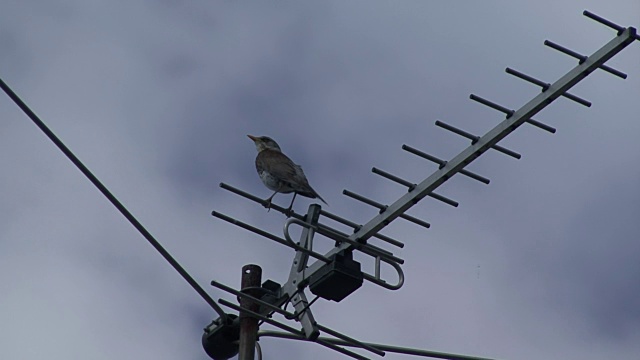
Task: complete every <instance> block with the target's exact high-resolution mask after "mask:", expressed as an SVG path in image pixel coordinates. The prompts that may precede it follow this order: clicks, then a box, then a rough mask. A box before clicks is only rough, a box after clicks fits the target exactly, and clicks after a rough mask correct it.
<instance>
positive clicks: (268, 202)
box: [264, 189, 280, 212]
mask: <svg viewBox="0 0 640 360" xmlns="http://www.w3.org/2000/svg"><path fill="white" fill-rule="evenodd" d="M278 190H280V189H278ZM278 190H276V191H275V192H274V193H273V194H272V195H271V196H269V197H268V198H267V199H266V200H265V201H266V202H267V203H266V204H265V205H264V207H266V208H267V212H269V211H270V210H271V199H273V197H274V196H276V194H277V193H278Z"/></svg>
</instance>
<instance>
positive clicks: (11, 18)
mask: <svg viewBox="0 0 640 360" xmlns="http://www.w3.org/2000/svg"><path fill="white" fill-rule="evenodd" d="M1 7H2V11H0V77H2V78H3V79H4V80H5V81H6V82H7V83H8V84H9V85H10V86H12V87H13V89H14V90H15V91H16V92H17V93H18V94H19V95H20V96H21V97H22V98H23V99H24V100H25V101H26V102H27V103H28V104H29V105H30V106H31V107H32V108H33V110H34V111H35V112H36V113H37V114H39V115H40V116H41V117H42V118H43V120H44V121H45V122H46V123H47V124H48V125H49V126H50V127H51V128H52V129H53V130H54V132H56V133H57V134H58V136H60V137H61V138H62V139H63V140H64V141H65V142H66V144H67V145H68V146H69V147H70V148H71V149H72V150H73V151H75V153H76V154H77V155H78V156H79V157H80V158H81V159H82V160H83V161H84V162H85V163H86V165H87V166H88V167H89V168H90V169H92V170H93V171H94V173H95V174H96V175H97V176H98V177H99V178H100V179H101V180H102V181H103V182H104V184H105V185H107V187H109V188H110V189H111V190H112V191H113V193H114V194H116V196H118V197H119V198H120V200H121V201H122V202H123V203H124V204H125V205H126V206H128V207H129V209H130V210H131V211H132V212H133V213H134V214H135V215H136V216H137V217H138V218H139V220H140V221H141V222H142V223H143V224H144V225H145V226H146V227H147V228H148V229H149V230H150V231H151V232H152V233H153V234H154V235H155V236H156V237H157V239H158V240H159V241H160V242H161V243H162V244H163V245H164V246H165V247H166V248H167V250H169V251H170V252H171V253H172V254H173V255H174V256H175V257H176V259H178V261H180V262H181V264H182V265H183V266H184V267H185V268H186V269H187V270H188V271H189V272H190V273H191V274H192V275H193V277H194V278H195V279H196V280H197V281H199V282H200V284H202V286H204V287H205V288H206V289H207V290H209V293H210V294H211V295H212V296H213V297H214V298H216V299H217V298H219V297H224V298H226V299H229V300H233V297H232V296H228V295H227V294H224V293H222V292H220V291H217V290H216V289H213V288H210V287H209V286H208V285H207V284H208V283H209V281H210V280H211V279H216V280H218V281H221V282H223V283H226V284H228V285H232V286H238V285H239V282H240V269H241V267H242V266H243V265H244V264H248V263H257V264H259V265H260V266H262V268H263V278H264V279H267V278H270V279H273V280H275V281H278V282H284V281H285V280H286V276H287V273H288V268H289V264H290V261H291V258H292V256H293V253H292V252H291V251H290V250H288V249H286V248H283V247H280V246H278V245H276V244H275V243H272V242H270V241H268V240H266V239H263V238H260V237H258V236H257V235H254V234H252V233H249V232H247V231H244V230H242V229H239V228H236V227H234V226H232V225H230V224H227V223H225V222H222V221H220V220H218V219H215V218H213V217H211V215H210V213H211V211H212V210H217V211H221V212H224V213H226V214H228V215H231V216H234V217H236V218H238V219H240V220H242V221H245V222H249V223H251V224H254V225H256V226H259V227H262V228H263V229H265V230H268V231H270V232H272V233H274V234H276V235H281V234H282V230H281V228H282V224H283V220H284V217H283V216H282V215H281V214H278V213H276V212H270V213H267V212H266V211H265V209H264V208H262V207H260V206H259V205H257V204H254V203H250V202H248V201H246V200H244V199H241V198H239V197H237V196H234V195H233V194H231V193H228V192H226V191H224V190H222V189H220V188H219V187H218V184H219V183H220V182H227V183H229V184H232V185H234V186H237V187H240V188H242V189H245V190H247V191H250V192H252V193H254V194H256V195H258V196H261V197H267V196H268V195H270V192H269V191H268V190H267V189H266V188H265V187H264V186H263V185H262V184H261V183H260V181H259V179H258V177H257V175H256V174H255V169H254V165H253V161H254V157H255V149H254V147H253V145H252V143H251V142H250V140H249V139H247V138H246V135H247V134H254V135H269V136H271V137H273V138H274V139H276V140H277V141H278V143H279V144H280V146H281V147H282V148H283V150H284V152H285V153H287V154H288V155H289V156H290V157H292V158H293V160H294V161H296V162H297V163H299V164H301V165H302V166H303V167H304V169H305V172H306V174H307V176H308V178H309V179H310V182H311V184H312V185H313V186H314V188H315V189H316V190H317V191H318V192H319V193H320V194H322V196H323V197H324V198H325V199H326V200H327V201H328V202H329V204H330V206H329V207H328V208H327V210H329V211H331V212H334V213H336V214H339V215H342V216H344V217H347V218H350V219H352V220H353V221H355V222H359V223H364V222H366V221H367V220H368V219H370V218H371V217H373V216H374V215H375V214H376V213H377V212H376V211H375V210H374V209H372V208H369V207H367V206H366V205H363V204H360V203H357V202H355V201H352V200H350V199H348V198H346V197H344V196H342V195H340V194H341V192H342V190H343V189H345V188H346V189H350V190H352V191H355V192H358V193H361V194H363V195H367V196H370V197H372V198H374V199H375V200H378V201H380V202H386V203H391V202H392V201H394V200H395V199H396V198H397V197H399V196H401V195H402V194H403V193H404V189H403V188H401V187H400V186H398V185H396V184H393V183H390V182H388V181H386V180H384V179H382V178H380V177H377V176H376V175H373V174H371V173H370V168H371V167H372V166H376V167H379V168H381V169H383V170H387V171H391V172H393V173H395V174H396V175H399V176H402V177H404V178H407V179H410V180H411V181H414V182H419V181H420V180H422V179H423V178H424V177H426V176H428V175H429V174H431V173H432V172H433V171H434V170H435V169H436V167H435V166H434V165H433V164H431V163H427V162H426V161H422V160H420V159H418V158H417V157H415V156H413V155H411V154H408V153H405V152H404V151H402V150H401V149H400V147H401V145H402V144H408V145H411V146H414V147H417V148H420V149H422V150H424V151H426V152H429V153H432V154H434V155H437V156H440V157H442V158H445V159H450V158H452V157H453V156H455V155H456V154H457V153H458V152H460V151H461V150H463V149H464V148H465V147H466V146H467V145H468V142H467V141H465V140H463V139H462V138H459V137H457V136H456V135H453V134H450V133H447V132H445V131H444V130H442V129H439V128H437V127H436V126H434V124H433V123H434V121H435V120H437V119H439V120H443V121H445V122H449V123H451V124H454V125H456V126H458V127H460V128H463V129H465V130H468V131H471V132H475V133H477V134H484V133H485V132H486V131H488V130H489V129H491V127H492V126H494V125H495V124H497V123H498V122H499V121H501V120H502V119H503V116H502V115H501V114H499V113H497V112H495V111H493V110H491V109H488V108H485V107H483V106H481V105H479V104H477V103H474V102H472V101H470V100H469V99H468V95H469V94H470V93H475V94H478V95H480V96H483V97H486V98H489V99H491V100H493V101H495V102H498V103H500V104H502V105H504V106H507V107H510V108H517V107H519V106H521V105H522V104H524V103H525V102H526V101H528V100H529V99H530V98H532V97H533V96H535V95H536V94H537V93H538V91H539V89H538V88H536V87H535V86H533V85H530V84H527V83H525V82H523V81H520V80H518V79H516V78H513V77H511V76H509V75H507V74H505V73H504V68H505V67H507V66H510V67H513V68H515V69H517V70H520V71H523V72H525V73H528V74H530V75H533V76H536V77H538V78H540V79H542V80H544V81H549V82H551V81H554V80H556V79H557V78H558V77H560V76H561V75H563V74H564V73H565V72H567V71H568V70H569V69H571V68H572V67H573V66H574V65H575V62H574V61H573V60H572V59H570V58H568V57H567V56H565V55H562V54H560V53H558V52H555V51H553V50H551V49H549V48H547V47H545V46H543V45H542V43H543V41H544V40H545V39H549V40H552V41H555V42H557V43H560V44H561V45H566V46H568V47H570V48H572V49H574V50H576V51H578V52H582V53H585V54H591V53H592V52H594V51H595V50H597V49H598V48H599V47H601V46H602V45H603V44H605V43H606V42H607V41H609V40H610V39H611V38H612V37H613V35H614V32H613V31H611V30H609V29H608V28H606V27H604V26H601V25H599V24H597V23H595V22H593V21H591V20H589V19H587V18H585V17H583V16H582V15H581V13H582V11H583V10H584V9H588V10H590V11H593V12H595V13H597V14H599V15H601V16H604V17H606V18H608V19H610V20H612V21H614V22H617V23H619V24H621V25H624V26H636V27H637V26H640V23H639V22H638V19H639V18H640V17H639V16H638V15H640V3H638V2H637V1H635V0H618V1H608V2H606V4H605V2H603V1H595V0H593V1H582V2H575V1H573V2H572V1H564V2H558V1H537V2H535V4H534V3H533V2H528V3H525V2H506V1H502V2H500V1H482V2H471V1H468V2H445V1H439V2H436V1H399V0H396V1H373V0H367V1H316V2H264V1H254V2H239V1H216V2H210V1H191V2H184V3H183V2H177V1H133V2H131V1H91V2H89V1H64V2H55V3H52V2H47V1H30V2H25V1H13V0H9V1H5V2H4V4H3V5H2V6H1ZM639 63H640V44H638V43H636V44H632V45H631V46H630V47H628V48H627V49H625V50H624V51H623V52H622V53H620V54H619V55H618V56H617V57H615V58H614V59H612V60H611V61H610V62H609V63H608V64H609V65H611V66H614V67H616V68H618V69H620V70H622V71H624V72H627V73H628V74H629V78H628V79H627V80H624V81H623V80H620V79H618V78H615V77H613V76H611V75H609V74H607V73H604V72H601V71H600V72H596V73H594V74H593V75H591V76H590V77H589V78H588V79H586V80H585V81H583V82H582V83H581V84H579V85H578V86H577V87H576V88H574V89H573V90H572V92H573V93H574V94H576V95H579V96H582V97H584V98H586V99H588V100H590V101H592V102H593V103H594V105H593V106H592V108H590V109H587V108H585V107H582V106H580V105H578V104H576V103H573V102H570V101H567V100H559V101H556V102H555V103H554V104H552V105H551V106H550V107H548V108H547V109H546V110H545V111H543V112H542V113H541V114H539V115H538V116H537V117H536V118H537V119H538V120H540V121H543V122H546V123H548V124H550V125H552V126H554V127H557V128H558V132H557V133H556V134H555V135H549V134H547V133H545V132H543V131H540V130H539V129H537V128H533V127H531V126H526V125H525V126H523V127H522V128H521V129H519V130H518V131H516V132H515V133H514V134H512V135H510V136H509V137H508V138H507V139H505V140H504V141H503V142H502V143H501V144H502V145H504V146H507V147H509V148H512V149H513V150H515V151H518V152H520V153H522V154H523V158H522V159H521V160H519V161H516V160H514V159H512V158H509V157H506V156H503V155H501V154H498V153H495V152H489V153H486V154H485V155H483V156H482V157H481V158H480V159H478V160H477V161H476V162H475V163H473V164H472V165H471V166H470V167H469V169H470V170H473V171H475V172H477V173H479V174H481V175H484V176H487V177H489V178H491V180H492V182H491V184H490V185H489V186H485V185H483V184H480V183H478V182H475V181H472V180H469V179H467V178H465V177H460V176H458V177H454V178H453V179H451V180H450V181H449V182H447V183H446V184H445V185H444V186H443V187H441V188H440V189H439V191H438V192H439V193H442V194H444V195H446V196H449V197H451V198H453V199H455V200H457V201H459V202H460V203H461V205H460V207H459V208H457V209H454V208H452V207H450V206H447V205H444V204H442V203H438V202H436V201H434V200H424V201H423V202H421V203H420V204H418V205H417V206H416V207H414V208H413V209H411V210H410V214H412V215H414V216H417V217H420V218H422V219H425V220H426V221H428V222H430V223H431V224H432V228H431V229H430V230H425V229H422V228H419V227H417V226H415V225H413V224H411V223H406V222H402V220H398V221H397V223H394V224H392V225H391V226H390V227H389V228H388V229H387V230H385V231H384V233H385V234H388V235H391V236H393V237H394V238H396V239H399V240H401V241H403V242H405V244H406V247H405V248H404V249H402V250H400V251H398V252H397V255H398V256H400V257H402V258H404V259H405V260H406V265H405V266H404V271H405V273H406V277H407V279H406V284H405V286H404V287H403V288H402V289H400V290H398V291H395V292H392V291H388V290H385V289H382V288H379V287H377V286H375V285H373V284H370V283H366V284H365V285H364V286H363V287H362V288H361V289H359V290H358V291H357V292H356V293H354V294H353V295H351V296H350V297H349V298H347V299H346V300H344V301H342V302H341V303H333V302H331V303H330V302H326V301H322V300H321V301H318V302H317V303H316V304H315V305H314V311H315V315H316V318H317V320H318V321H319V322H320V323H322V324H324V325H326V326H329V327H332V328H334V329H336V330H338V331H341V332H344V333H347V334H349V335H351V336H353V337H356V338H358V339H361V340H364V341H372V342H382V343H389V344H394V345H400V346H408V347H417V348H425V349H431V350H436V351H445V352H455V353H464V354H470V355H477V356H486V357H495V358H500V359H559V358H569V359H574V358H580V359H585V360H591V359H602V358H636V357H637V356H638V354H639V353H640V310H639V309H640V304H639V303H638V299H640V276H638V275H639V274H640V261H638V255H639V254H640V239H639V235H638V234H640V225H639V224H640V223H639V222H638V220H637V219H638V217H639V216H640V191H638V186H637V184H638V183H639V181H640V168H639V167H638V165H637V164H639V163H640V145H639V144H638V141H637V137H638V136H639V135H640V121H638V120H640V116H639V115H638V114H639V109H638V104H637V102H638V98H639V95H640V67H639V66H638V64H639ZM0 118H1V119H2V121H1V122H0V130H1V131H0V152H1V153H2V154H3V155H2V156H0V166H1V167H2V168H3V169H4V171H3V174H2V176H0V193H1V194H2V202H1V203H0V214H1V216H0V224H1V225H2V226H0V357H1V358H3V359H42V358H47V359H52V360H57V359H87V358H88V359H135V358H145V359H158V360H160V359H206V358H207V356H206V355H205V354H204V352H203V350H202V348H201V345H200V336H201V334H202V328H203V327H204V326H206V325H207V324H208V323H209V322H210V321H211V320H212V319H213V318H214V317H216V316H215V314H214V313H213V311H212V310H211V309H210V308H209V307H208V306H207V304H206V303H205V302H204V301H202V299H201V298H200V297H199V296H198V295H197V294H196V293H195V292H194V291H193V290H192V289H191V288H190V287H189V286H188V285H187V284H186V283H185V282H184V281H183V280H182V279H181V278H180V277H179V276H178V274H177V273H175V271H174V270H173V269H172V268H171V267H170V266H169V265H168V264H167V263H166V262H165V261H164V260H163V259H162V258H161V257H160V256H159V255H158V254H157V253H156V252H155V250H153V248H152V247H151V246H149V244H148V243H147V242H146V241H145V240H144V239H143V238H142V237H141V236H140V235H139V234H138V233H137V232H136V231H135V229H134V228H133V227H132V226H131V225H130V224H129V223H127V222H126V221H125V219H124V218H123V217H122V216H121V215H120V214H119V213H117V212H116V210H115V209H114V208H113V207H112V206H111V205H110V204H109V203H108V202H107V201H106V200H105V199H104V198H103V197H102V196H101V195H100V194H99V192H98V191H97V190H96V189H95V188H93V186H92V185H91V184H90V183H89V182H88V181H87V180H86V179H85V178H84V177H83V176H82V175H81V174H80V173H79V172H78V171H77V170H76V169H75V168H74V167H73V166H72V164H71V163H70V162H69V161H68V160H67V159H66V158H64V157H63V155H62V154H61V153H60V152H59V151H58V150H57V149H56V148H55V147H54V146H53V144H52V143H50V141H49V140H47V139H46V138H45V137H44V136H43V134H42V133H41V132H40V131H39V130H38V129H37V128H36V127H35V126H33V124H32V123H31V122H30V121H29V120H28V119H27V118H26V116H25V115H24V114H23V113H22V112H20V110H19V109H18V108H17V107H16V106H15V105H14V104H13V103H12V102H11V101H10V100H9V99H8V98H7V97H6V96H4V95H2V96H0ZM289 201H290V196H289V195H287V196H285V195H278V196H276V197H275V202H276V203H278V204H281V205H284V206H286V205H288V202H289ZM309 203H310V201H309V200H308V199H305V198H299V199H298V200H296V205H295V208H296V210H297V211H298V212H304V211H305V210H306V207H307V206H308V204H309ZM318 243H321V240H318ZM382 246H384V245H382ZM394 251H395V250H394ZM369 265H370V264H369V263H366V264H365V266H366V267H367V269H369V270H371V268H370V267H368V266H369ZM261 343H262V346H263V349H264V353H265V358H266V359H283V358H291V359H294V358H295V359H302V358H304V359H322V360H324V359H335V358H338V357H339V355H338V354H336V353H334V352H332V351H330V350H326V349H325V348H323V347H320V346H318V345H314V344H308V343H297V342H293V341H285V340H274V339H263V340H262V341H261ZM386 358H387V359H396V358H401V357H400V356H396V355H392V354H389V355H387V357H386ZM402 358H405V357H402Z"/></svg>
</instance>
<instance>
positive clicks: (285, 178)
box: [247, 135, 328, 214]
mask: <svg viewBox="0 0 640 360" xmlns="http://www.w3.org/2000/svg"><path fill="white" fill-rule="evenodd" d="M247 136H249V139H251V140H253V142H254V143H255V145H256V150H258V156H256V170H257V171H258V175H260V179H261V180H262V182H263V183H264V185H265V186H266V187H268V188H269V189H271V190H273V191H274V193H273V195H271V196H269V198H267V199H266V200H265V201H266V202H267V205H266V207H267V208H268V209H271V199H273V197H274V196H275V195H276V194H277V193H283V194H289V193H294V194H293V199H291V205H289V208H288V209H287V214H289V213H290V212H291V209H292V208H293V201H294V200H295V199H296V195H297V194H300V195H302V196H306V197H308V198H312V199H315V198H318V199H320V200H322V202H323V203H325V204H327V202H326V201H324V199H323V198H322V197H321V196H320V195H319V194H318V193H317V192H316V191H315V190H313V188H312V187H311V185H309V182H308V181H307V177H306V176H305V175H304V172H303V171H302V168H301V167H300V165H297V164H296V163H294V162H293V161H291V159H289V158H288V157H287V155H285V154H283V153H282V151H281V150H280V146H278V143H276V142H275V141H274V140H273V139H271V138H270V137H267V136H251V135H247ZM327 205H328V204H327Z"/></svg>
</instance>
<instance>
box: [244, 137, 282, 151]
mask: <svg viewBox="0 0 640 360" xmlns="http://www.w3.org/2000/svg"><path fill="white" fill-rule="evenodd" d="M247 136H248V137H249V139H251V140H253V142H254V144H256V150H258V152H260V151H262V150H265V149H269V150H277V151H280V146H278V143H277V142H275V141H274V140H273V139H272V138H270V137H268V136H252V135H247Z"/></svg>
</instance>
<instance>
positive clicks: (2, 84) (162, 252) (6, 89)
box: [0, 79, 226, 320]
mask: <svg viewBox="0 0 640 360" xmlns="http://www.w3.org/2000/svg"><path fill="white" fill-rule="evenodd" d="M0 88H2V90H4V92H5V93H7V95H8V96H9V97H10V98H11V100H13V102H15V103H16V105H18V107H20V109H21V110H22V111H24V113H25V114H26V115H27V116H28V117H29V118H30V119H31V120H32V121H33V122H34V123H35V124H36V126H38V127H39V128H40V130H42V132H44V133H45V135H47V137H48V138H49V139H50V140H51V141H53V143H54V144H55V145H56V146H57V147H58V149H60V151H62V152H63V153H64V154H65V155H66V156H67V158H69V160H71V162H72V163H73V164H74V165H75V166H76V167H77V168H78V169H79V170H80V171H81V172H82V173H83V174H84V175H85V176H86V177H87V178H88V179H89V181H91V183H92V184H93V185H95V187H97V188H98V190H100V192H101V193H102V195H104V196H105V197H106V198H107V199H108V200H109V201H110V202H111V203H112V204H113V206H115V207H116V209H118V211H120V213H121V214H122V215H123V216H124V217H125V218H126V219H127V220H129V222H130V223H131V225H133V226H134V227H135V228H136V229H137V230H138V231H139V232H140V234H142V236H144V238H145V239H147V241H148V242H149V243H150V244H151V246H153V247H154V248H155V249H156V250H158V252H159V253H160V255H162V257H163V258H164V259H165V260H167V261H168V262H169V264H171V266H173V268H174V269H176V271H177V272H178V273H179V274H180V275H181V276H182V277H183V278H184V279H185V280H186V281H187V282H188V283H189V285H191V287H192V288H193V289H194V290H195V291H196V292H197V293H198V294H200V296H201V297H202V298H203V299H204V301H206V302H207V303H208V304H209V305H210V306H211V307H212V308H213V309H214V310H215V311H216V312H217V313H218V315H220V317H221V318H222V319H223V320H226V313H225V312H224V310H222V308H221V307H220V305H218V304H217V303H216V302H215V301H214V300H213V299H212V298H211V296H209V294H207V292H205V291H204V289H203V288H202V287H201V286H200V285H199V284H198V283H197V282H196V281H195V280H194V279H193V278H192V277H191V275H189V273H187V271H186V270H185V269H184V268H183V267H182V266H181V265H180V264H179V263H178V262H177V261H176V259H174V258H173V257H172V256H171V254H169V252H168V251H167V250H165V249H164V247H162V245H160V243H159V242H158V241H157V240H156V239H155V238H154V237H153V235H151V233H150V232H149V231H147V229H145V227H144V226H142V224H141V223H140V222H139V221H138V220H137V219H136V218H135V217H134V216H133V215H132V214H131V213H130V212H129V210H127V208H126V207H124V205H122V203H121V202H120V201H119V200H118V199H117V198H116V197H115V196H113V194H112V193H111V192H110V191H109V189H107V187H106V186H104V185H103V184H102V182H100V180H98V178H97V177H96V176H95V175H93V173H92V172H91V171H90V170H89V169H88V168H87V167H86V166H85V165H84V164H83V163H82V162H81V161H80V159H78V158H77V157H76V156H75V155H74V154H73V152H71V150H69V148H68V147H67V146H66V145H65V144H64V143H63V142H62V141H61V140H60V139H59V138H58V137H57V136H56V135H55V134H54V133H53V131H51V130H50V129H49V128H48V127H47V125H45V123H44V122H42V120H40V118H39V117H38V116H37V115H36V114H35V113H34V112H33V111H31V109H30V108H29V107H28V106H27V104H25V103H24V102H23V101H22V99H20V97H18V95H17V94H16V93H15V92H13V90H11V88H10V87H9V86H8V85H7V84H6V83H5V82H4V81H3V80H2V79H0Z"/></svg>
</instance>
